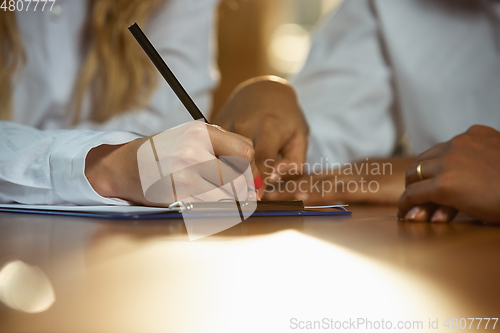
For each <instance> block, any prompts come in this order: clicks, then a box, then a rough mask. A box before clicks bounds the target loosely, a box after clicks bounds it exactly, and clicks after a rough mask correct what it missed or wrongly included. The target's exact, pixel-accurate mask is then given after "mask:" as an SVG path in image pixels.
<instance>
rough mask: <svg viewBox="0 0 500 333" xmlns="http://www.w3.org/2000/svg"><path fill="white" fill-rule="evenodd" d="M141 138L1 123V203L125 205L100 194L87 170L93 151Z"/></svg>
mask: <svg viewBox="0 0 500 333" xmlns="http://www.w3.org/2000/svg"><path fill="white" fill-rule="evenodd" d="M135 138H137V136H136V135H134V134H132V133H128V132H96V131H88V130H57V131H40V130H37V129H34V128H30V127H26V126H22V125H19V124H15V123H11V122H0V201H1V202H19V203H26V204H68V203H69V204H77V205H101V204H123V202H121V201H117V200H113V199H107V198H105V197H102V196H100V195H99V194H97V193H96V192H95V191H94V190H93V188H92V187H91V186H90V184H89V182H88V181H87V179H86V177H85V173H84V169H85V159H86V156H87V153H88V151H90V150H91V149H92V148H93V147H96V146H100V145H102V144H109V145H114V144H122V143H124V142H128V141H131V140H133V139H135Z"/></svg>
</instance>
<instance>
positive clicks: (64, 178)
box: [0, 0, 218, 205]
mask: <svg viewBox="0 0 500 333" xmlns="http://www.w3.org/2000/svg"><path fill="white" fill-rule="evenodd" d="M217 3H218V1H217V0H169V1H165V3H164V5H163V6H162V7H161V8H160V9H159V10H158V11H157V12H156V13H155V14H154V15H153V17H152V19H151V20H150V21H149V22H148V24H147V26H144V27H143V28H144V30H145V32H146V34H147V35H148V37H149V38H150V40H151V41H152V43H153V44H154V45H155V47H156V48H157V49H158V51H159V52H160V54H161V55H162V56H163V57H164V59H165V60H166V62H167V63H168V65H169V66H170V67H171V69H172V71H173V72H174V73H175V74H176V75H177V76H178V79H179V80H180V81H181V83H182V84H183V85H184V87H185V88H186V90H187V91H188V93H189V94H190V95H191V96H192V97H193V99H194V100H195V102H196V103H197V104H198V106H199V107H200V109H201V110H203V111H206V110H208V108H209V106H210V95H211V89H212V88H213V86H214V84H215V82H216V79H217V72H216V71H215V65H214V63H213V62H214V40H212V37H213V36H214V35H215V34H214V26H215V24H214V17H215V8H216V5H217ZM131 38H132V36H131ZM31 60H32V61H36V60H37V59H33V58H31ZM28 74H29V73H26V75H28ZM158 80H159V85H158V88H157V91H156V92H155V94H154V95H153V97H152V99H151V101H150V103H149V105H148V106H147V107H146V108H145V109H144V110H138V111H130V112H126V113H124V114H121V115H118V116H116V117H114V118H112V119H111V120H109V121H108V122H106V123H104V124H96V123H93V122H83V123H81V124H79V125H78V126H77V129H74V130H52V128H60V127H61V121H60V120H59V119H57V118H55V117H53V118H54V119H55V120H54V123H53V124H50V125H47V126H44V127H45V128H47V127H48V128H51V129H50V130H38V129H35V128H33V127H28V126H23V125H20V124H17V123H14V122H0V202H1V203H10V202H18V203H24V204H75V205H101V204H110V205H117V204H118V205H120V204H123V205H125V204H128V203H127V202H125V201H123V200H119V199H113V198H104V197H101V196H100V195H98V194H97V193H96V192H95V191H94V189H93V188H92V186H91V185H90V184H89V182H88V180H87V178H86V177H85V174H84V170H85V158H86V156H87V153H88V152H89V151H90V150H91V149H92V148H93V147H97V146H99V145H102V144H111V145H114V144H123V143H126V142H129V141H132V140H134V139H136V138H138V137H140V136H141V135H145V136H147V135H152V134H155V133H158V132H162V131H164V130H166V129H168V128H172V127H175V126H177V125H179V124H182V123H185V122H188V121H191V120H192V119H191V117H190V115H189V113H188V112H187V111H186V110H185V108H184V107H183V106H182V104H181V103H180V102H179V100H178V98H177V97H176V96H175V94H174V93H173V92H172V90H171V89H170V88H169V87H168V85H167V84H166V83H165V82H164V80H163V78H162V77H161V76H160V75H159V77H158ZM49 82H50V81H49ZM37 89H40V87H39V86H38V87H37ZM21 92H22V93H23V94H27V90H26V89H25V90H21ZM25 96H26V95H25ZM25 96H24V97H25ZM30 96H31V95H30ZM20 100H21V101H22V100H23V99H22V98H21V99H20ZM50 103H52V101H49V102H48V103H47V104H50ZM23 105H24V104H23ZM31 106H32V107H34V106H36V105H35V104H34V103H31ZM21 109H22V108H21ZM30 114H31V117H33V114H34V110H31V111H30V110H28V109H27V112H26V115H27V117H28V116H29V115H30ZM207 116H208V114H207ZM45 117H46V118H48V121H49V122H50V119H52V118H51V117H50V116H48V113H47V114H46V115H45ZM28 118H29V117H28ZM21 119H23V118H21ZM28 120H29V119H28ZM28 120H27V123H30V122H29V121H28Z"/></svg>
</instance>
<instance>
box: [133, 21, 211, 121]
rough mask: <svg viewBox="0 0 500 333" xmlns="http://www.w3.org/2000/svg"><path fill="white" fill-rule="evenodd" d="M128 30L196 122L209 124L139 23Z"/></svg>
mask: <svg viewBox="0 0 500 333" xmlns="http://www.w3.org/2000/svg"><path fill="white" fill-rule="evenodd" d="M128 30H130V32H131V33H132V35H134V37H135V39H136V40H137V42H138V43H139V44H140V45H141V47H142V49H143V50H144V52H146V54H147V55H148V57H149V59H151V61H152V62H153V64H154V65H155V66H156V68H157V69H158V71H159V72H160V73H161V75H162V76H163V77H164V78H165V80H166V81H167V83H168V84H169V85H170V87H171V88H172V90H173V91H174V93H175V94H176V95H177V97H178V98H179V99H180V100H181V102H182V104H184V107H185V108H186V109H187V110H188V112H189V114H190V115H191V116H192V117H193V119H194V120H202V119H203V121H204V122H205V123H207V124H209V122H208V120H207V118H205V116H204V115H203V113H201V111H200V109H199V108H198V106H197V105H196V104H195V102H194V101H193V99H192V98H191V96H189V94H188V93H187V91H186V90H185V89H184V87H183V86H182V85H181V83H180V82H179V80H177V78H176V77H175V75H174V73H172V71H171V70H170V68H169V67H168V65H167V64H166V63H165V61H163V59H162V57H161V56H160V54H159V53H158V51H156V49H155V47H154V46H153V44H151V42H150V41H149V39H148V37H146V35H145V34H144V32H142V30H141V28H139V25H137V23H134V24H132V25H131V26H130V27H128Z"/></svg>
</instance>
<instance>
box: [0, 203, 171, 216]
mask: <svg viewBox="0 0 500 333" xmlns="http://www.w3.org/2000/svg"><path fill="white" fill-rule="evenodd" d="M2 208H7V209H19V210H45V211H58V212H81V213H93V214H114V215H116V214H124V215H130V214H137V215H146V214H157V213H164V212H172V211H179V209H169V208H158V207H145V206H51V205H23V204H0V209H2Z"/></svg>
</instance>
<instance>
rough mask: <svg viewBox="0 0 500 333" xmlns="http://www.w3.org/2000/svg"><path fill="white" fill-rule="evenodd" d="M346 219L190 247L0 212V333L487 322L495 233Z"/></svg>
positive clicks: (370, 216) (365, 216)
mask: <svg viewBox="0 0 500 333" xmlns="http://www.w3.org/2000/svg"><path fill="white" fill-rule="evenodd" d="M351 209H352V210H353V212H354V214H353V216H352V217H293V218H251V219H249V220H248V221H245V222H244V223H241V224H239V225H237V226H235V227H233V228H231V229H229V230H226V231H224V232H222V233H219V234H217V235H214V236H211V237H208V238H205V239H202V240H199V241H196V242H189V240H188V238H187V234H186V229H185V227H184V223H183V221H182V220H174V221H168V222H167V221H161V220H160V221H106V220H95V219H86V218H67V217H50V216H36V215H24V214H7V213H3V214H0V268H1V267H3V269H2V270H1V271H0V299H1V300H2V302H3V303H0V332H7V333H15V332H51V333H56V332H65V333H67V332H86V333H88V332H106V333H109V332H120V333H123V332H141V333H142V332H175V333H177V332H203V333H206V332H294V331H299V329H298V328H299V327H308V326H307V325H322V327H323V329H324V330H325V331H328V330H329V329H326V328H328V327H327V325H332V326H335V325H339V323H340V325H346V323H347V324H348V325H352V322H355V323H357V324H358V326H357V329H358V330H359V331H363V330H364V329H367V328H369V326H368V325H369V323H368V322H371V325H372V327H373V326H375V327H376V326H377V325H379V327H380V325H382V319H383V320H384V325H385V326H384V327H383V328H386V330H383V329H379V330H378V331H393V332H396V331H397V332H406V331H408V332H411V331H415V332H427V331H432V332H438V331H439V332H440V331H450V332H457V331H464V330H463V329H452V325H453V323H454V322H453V318H457V321H456V322H457V325H460V318H498V317H500V287H499V281H500V265H499V263H500V227H498V226H495V225H487V224H483V223H481V222H477V221H473V220H470V219H466V218H464V217H462V218H460V220H459V221H457V222H454V223H452V224H446V225H435V224H427V223H422V224H421V223H415V224H413V223H405V222H399V221H398V220H397V218H396V208H395V207H373V206H353V207H351ZM447 319H449V322H448V323H449V325H450V329H449V330H448V329H447V327H446V326H444V325H445V324H446V320H447ZM361 320H364V321H365V322H364V323H363V322H362V321H361ZM436 320H438V322H437V323H436ZM389 321H390V323H391V329H390V330H389V329H387V328H388V322H389ZM429 322H431V325H436V324H437V325H438V329H434V330H433V329H430V328H429ZM466 322H467V323H466V326H467V329H465V330H468V328H469V325H470V322H471V320H467V321H466ZM478 322H479V321H478V320H475V321H474V323H473V325H472V326H473V327H476V326H477V324H478ZM377 323H378V324H377ZM493 323H494V320H492V321H491V322H490V323H489V327H488V330H485V328H484V326H485V321H484V320H483V322H482V323H481V325H480V326H481V329H480V330H479V331H490V330H491V328H492V326H493ZM461 324H462V326H463V321H462V322H461ZM397 325H402V326H401V327H397ZM412 325H413V326H412ZM415 325H416V326H415ZM418 325H422V327H419V326H418ZM404 326H406V328H404ZM410 326H411V327H410ZM353 327H355V326H350V329H351V330H355V329H353ZM457 327H458V326H457ZM316 328H317V330H316V331H322V330H321V329H319V328H320V327H318V326H316ZM346 330H347V328H346V327H344V328H343V329H340V331H346ZM496 330H500V323H499V324H498V325H497V327H496V329H495V330H493V331H496ZM306 331H309V332H310V331H313V330H310V329H309V330H306Z"/></svg>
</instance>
